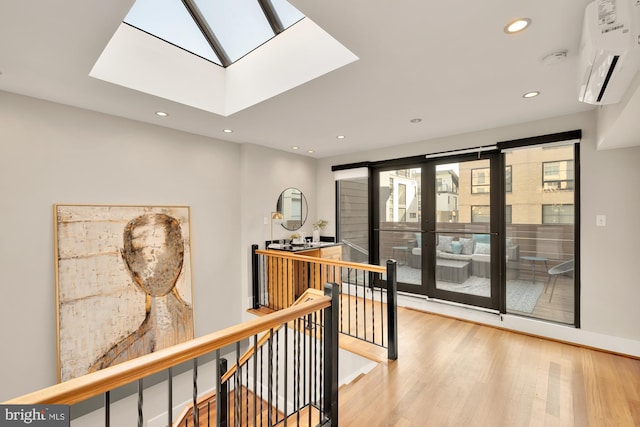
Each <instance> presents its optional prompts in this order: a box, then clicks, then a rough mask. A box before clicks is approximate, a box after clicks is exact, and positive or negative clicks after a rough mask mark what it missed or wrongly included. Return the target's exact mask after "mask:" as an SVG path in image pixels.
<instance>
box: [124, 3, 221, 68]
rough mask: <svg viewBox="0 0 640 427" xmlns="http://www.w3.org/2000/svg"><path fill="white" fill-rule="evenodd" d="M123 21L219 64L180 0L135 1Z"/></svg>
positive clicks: (218, 60)
mask: <svg viewBox="0 0 640 427" xmlns="http://www.w3.org/2000/svg"><path fill="white" fill-rule="evenodd" d="M124 22H126V23H127V24H129V25H132V26H134V27H136V28H138V29H139V30H142V31H144V32H147V33H149V34H152V35H154V36H156V37H158V38H160V39H162V40H164V41H166V42H168V43H171V44H173V45H176V46H178V47H181V48H182V49H184V50H187V51H189V52H191V53H193V54H195V55H198V56H201V57H203V58H205V59H208V60H209V61H212V62H215V63H216V64H218V65H222V62H221V61H220V59H218V57H217V56H216V54H215V52H214V51H213V49H212V48H211V45H209V43H208V42H207V39H205V38H204V35H203V34H202V32H201V31H200V30H199V28H198V26H197V25H196V24H195V23H194V21H193V18H192V17H191V15H190V14H189V12H188V11H187V9H186V8H185V7H184V5H183V4H182V2H181V1H180V0H137V1H136V2H135V3H134V4H133V7H132V8H131V10H130V11H129V13H128V14H127V17H126V18H125V19H124Z"/></svg>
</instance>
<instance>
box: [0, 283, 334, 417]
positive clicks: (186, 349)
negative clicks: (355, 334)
mask: <svg viewBox="0 0 640 427" xmlns="http://www.w3.org/2000/svg"><path fill="white" fill-rule="evenodd" d="M329 295H330V296H329ZM334 305H336V306H337V292H336V291H335V289H334V290H333V291H332V287H331V286H330V285H327V289H326V291H325V295H317V294H316V295H314V296H313V298H306V299H305V300H304V301H301V302H300V303H299V304H296V305H295V306H292V307H289V308H287V309H284V310H280V311H277V312H273V313H270V314H267V315H265V316H262V317H259V318H256V319H252V320H249V321H247V322H244V323H242V324H239V325H235V326H232V327H229V328H226V329H223V330H220V331H217V332H214V333H211V334H208V335H205V336H202V337H199V338H196V339H194V340H191V341H189V342H185V343H181V344H178V345H175V346H172V347H170V348H166V349H163V350H158V351H156V352H154V353H151V354H148V355H145V356H142V357H139V358H137V359H134V360H131V361H127V362H123V363H120V364H118V365H115V366H112V367H108V368H105V369H102V370H100V371H97V372H94V373H91V374H87V375H84V376H82V377H78V378H74V379H71V380H68V381H65V382H63V383H60V384H56V385H52V386H50V387H46V388H43V389H41V390H38V391H34V392H31V393H28V394H25V395H22V396H20V397H16V398H13V399H10V400H7V401H5V402H2V403H3V404H6V405H35V404H62V405H74V404H77V403H80V402H83V401H86V400H88V399H91V398H93V397H96V396H99V395H104V396H105V397H106V398H105V401H106V402H108V401H109V399H108V395H109V393H110V392H111V391H112V390H114V389H117V388H119V387H121V386H125V385H127V384H131V383H134V382H136V381H138V383H139V384H140V385H141V380H142V379H144V378H146V377H149V376H151V375H153V374H156V373H159V372H164V371H168V370H169V369H170V368H172V367H175V366H178V365H180V364H182V363H185V362H188V361H195V360H197V358H198V357H200V356H204V355H206V354H210V353H212V352H215V351H216V350H221V349H224V348H225V347H228V346H230V345H234V344H236V343H238V342H240V341H242V340H246V339H249V338H251V337H257V336H258V334H261V333H263V332H265V331H269V330H275V329H278V328H279V327H281V326H282V325H285V324H288V323H290V322H293V321H296V320H297V319H304V318H305V316H308V315H311V314H312V313H317V312H319V311H327V310H328V309H330V308H331V307H332V306H334ZM336 313H337V312H336V311H335V310H330V311H328V312H327V314H330V316H329V318H326V316H325V324H326V325H327V327H328V328H329V329H328V330H329V331H332V332H331V333H330V336H325V337H324V341H325V346H326V348H327V350H326V352H327V353H326V355H327V357H329V358H330V361H328V362H327V363H326V364H325V367H326V369H329V370H328V371H327V372H326V374H325V380H324V381H325V385H326V386H327V387H328V388H325V390H326V391H327V393H334V390H333V389H334V388H335V389H336V390H335V393H336V395H335V396H334V395H333V394H330V395H327V396H325V399H327V400H326V402H325V406H326V407H325V408H324V411H325V414H326V416H327V417H333V418H336V421H335V422H337V386H334V385H331V386H330V387H329V384H333V383H335V384H337V370H336V369H337V329H334V328H336V327H337V319H336V315H337V314H336ZM328 365H331V366H335V369H334V368H331V367H330V366H328ZM329 376H330V378H329ZM194 394H195V393H194ZM194 400H195V397H194ZM141 404H142V403H141V401H140V400H139V405H141ZM104 409H105V415H106V420H105V425H108V424H109V423H108V419H109V416H108V412H109V404H108V403H107V404H106V405H105V408H104ZM138 412H139V414H141V413H142V408H141V407H140V406H139V408H138ZM169 414H170V412H169ZM139 417H142V415H139ZM141 422H142V418H140V419H139V424H138V425H140V423H141ZM170 424H171V423H170Z"/></svg>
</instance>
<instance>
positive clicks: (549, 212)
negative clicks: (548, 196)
mask: <svg viewBox="0 0 640 427" xmlns="http://www.w3.org/2000/svg"><path fill="white" fill-rule="evenodd" d="M574 211H575V210H574V206H573V205H542V223H543V224H573V218H574Z"/></svg>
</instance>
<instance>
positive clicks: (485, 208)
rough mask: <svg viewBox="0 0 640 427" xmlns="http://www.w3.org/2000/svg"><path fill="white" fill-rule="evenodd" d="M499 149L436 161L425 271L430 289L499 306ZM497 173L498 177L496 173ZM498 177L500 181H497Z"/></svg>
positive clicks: (435, 293) (441, 295) (439, 294)
mask: <svg viewBox="0 0 640 427" xmlns="http://www.w3.org/2000/svg"><path fill="white" fill-rule="evenodd" d="M499 160H500V158H499V156H498V155H497V154H493V155H488V154H484V155H483V156H482V158H480V159H478V156H473V157H460V158H456V159H455V161H451V160H450V159H448V160H446V161H432V162H430V163H429V164H428V165H427V169H428V170H429V186H430V188H431V191H430V192H429V198H427V200H426V203H425V206H424V208H425V215H426V216H427V232H428V239H427V242H428V247H429V250H427V251H426V254H425V256H426V259H425V264H426V265H429V266H432V267H433V268H430V269H428V270H426V271H425V280H426V283H428V295H429V296H432V297H434V298H438V299H443V300H448V301H454V302H460V303H464V304H470V305H475V306H479V307H485V308H492V309H497V308H498V307H499V299H498V294H499V285H500V284H499V280H498V279H499V274H495V273H496V272H497V271H499V268H500V266H499V265H498V263H494V262H492V261H493V260H498V259H499V258H498V255H497V254H498V252H499V250H498V249H499V248H498V246H499V244H498V239H497V235H498V230H497V227H498V218H496V216H499V215H496V214H495V212H497V211H498V209H497V208H496V203H498V202H499V200H497V198H496V197H492V191H491V189H492V186H495V185H498V184H497V183H498V181H497V180H496V179H495V178H497V176H498V175H499V174H495V173H494V174H492V173H491V172H492V169H494V168H497V167H498V163H499ZM492 178H493V179H492ZM492 181H495V182H492Z"/></svg>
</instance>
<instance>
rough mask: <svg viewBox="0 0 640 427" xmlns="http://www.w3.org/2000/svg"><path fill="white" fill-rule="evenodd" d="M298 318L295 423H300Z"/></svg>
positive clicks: (297, 324)
mask: <svg viewBox="0 0 640 427" xmlns="http://www.w3.org/2000/svg"><path fill="white" fill-rule="evenodd" d="M300 321H301V319H300V318H297V319H296V320H295V325H296V337H297V338H298V340H297V344H296V345H297V356H296V363H295V364H296V380H295V383H296V396H295V405H294V410H295V411H296V424H298V425H299V424H300V409H301V408H300V369H301V368H300V353H301V350H300V340H301V339H302V337H301V335H300V334H301V332H300V331H302V330H303V329H302V328H301V327H300ZM302 333H303V332H302Z"/></svg>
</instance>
